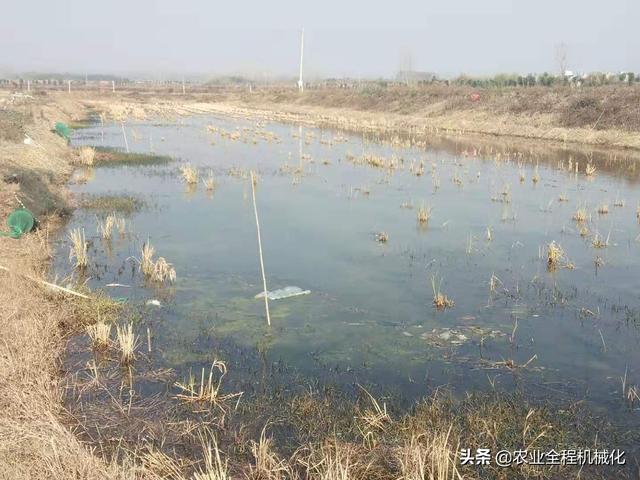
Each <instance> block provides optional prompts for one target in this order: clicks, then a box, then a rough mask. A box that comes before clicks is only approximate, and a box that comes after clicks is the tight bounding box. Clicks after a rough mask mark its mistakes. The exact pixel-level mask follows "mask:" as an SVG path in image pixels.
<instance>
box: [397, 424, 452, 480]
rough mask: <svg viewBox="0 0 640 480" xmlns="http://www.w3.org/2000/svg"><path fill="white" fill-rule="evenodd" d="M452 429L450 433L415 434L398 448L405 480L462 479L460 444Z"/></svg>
mask: <svg viewBox="0 0 640 480" xmlns="http://www.w3.org/2000/svg"><path fill="white" fill-rule="evenodd" d="M452 428H453V427H452V426H450V427H449V429H448V430H447V431H442V432H436V433H432V434H422V435H416V434H414V435H412V436H411V438H410V439H409V440H408V441H407V442H406V443H405V445H404V446H403V447H400V448H399V449H397V453H396V458H397V460H398V463H399V464H400V471H401V474H402V476H401V477H400V478H401V479H402V480H425V479H429V480H459V479H462V475H461V474H460V472H459V471H458V463H457V459H458V457H457V452H458V444H457V443H456V442H452V440H451V438H450V437H451V431H452Z"/></svg>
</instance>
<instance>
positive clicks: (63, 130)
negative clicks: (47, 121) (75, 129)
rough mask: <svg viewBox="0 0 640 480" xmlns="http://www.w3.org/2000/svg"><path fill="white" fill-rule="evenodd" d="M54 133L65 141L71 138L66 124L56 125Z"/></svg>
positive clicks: (59, 123)
mask: <svg viewBox="0 0 640 480" xmlns="http://www.w3.org/2000/svg"><path fill="white" fill-rule="evenodd" d="M55 131H56V133H57V134H58V135H60V136H61V137H62V138H64V139H66V140H69V137H71V129H70V128H69V125H67V124H66V123H63V122H58V123H56V126H55Z"/></svg>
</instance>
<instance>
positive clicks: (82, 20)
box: [0, 0, 640, 77]
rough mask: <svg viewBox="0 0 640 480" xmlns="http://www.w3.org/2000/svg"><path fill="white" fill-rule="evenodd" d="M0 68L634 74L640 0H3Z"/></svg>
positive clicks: (639, 67)
mask: <svg viewBox="0 0 640 480" xmlns="http://www.w3.org/2000/svg"><path fill="white" fill-rule="evenodd" d="M2 3H3V5H2V6H1V9H0V69H7V68H9V69H11V70H13V71H17V72H19V71H27V70H53V71H60V72H62V71H72V72H77V73H85V72H88V73H129V74H131V73H136V72H145V73H149V74H152V75H161V74H165V75H166V74H167V73H177V74H182V73H184V74H186V75H189V74H192V73H203V74H223V73H242V72H244V73H246V72H269V73H272V74H285V75H295V74H296V72H297V64H298V54H299V53H298V49H299V29H300V28H301V27H304V28H305V69H306V71H307V72H308V74H309V75H311V74H318V75H322V76H346V75H348V76H366V77H371V76H392V75H394V74H395V73H396V71H397V70H398V67H399V65H400V62H401V58H403V57H405V58H406V57H407V54H410V56H411V59H412V64H413V68H414V69H415V70H424V71H434V72H438V73H442V74H458V73H461V72H466V73H471V74H490V73H495V72H519V73H527V72H542V71H545V70H547V71H556V70H557V69H558V67H557V63H556V60H555V53H554V48H555V45H557V44H559V43H561V42H564V43H566V45H567V52H568V63H569V68H570V69H574V70H577V71H593V70H611V71H619V70H635V71H640V34H639V33H638V23H640V0H607V1H604V0H580V1H578V0H564V1H563V0H449V1H444V0H443V1H438V2H434V1H428V0H413V1H408V0H395V1H387V2H374V1H368V2H364V1H352V2H348V1H347V0H317V1H314V2H308V1H302V0H301V1H298V2H294V1H291V0H286V1H276V0H271V1H267V0H265V1H242V0H226V1H224V2H221V1H215V0H180V1H178V0H127V1H124V0H104V1H100V2H98V1H92V0H55V1H51V0H47V1H44V0H31V1H14V0H2Z"/></svg>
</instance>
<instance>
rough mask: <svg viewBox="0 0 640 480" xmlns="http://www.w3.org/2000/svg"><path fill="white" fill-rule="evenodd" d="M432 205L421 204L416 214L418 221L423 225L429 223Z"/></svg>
mask: <svg viewBox="0 0 640 480" xmlns="http://www.w3.org/2000/svg"><path fill="white" fill-rule="evenodd" d="M431 210H432V209H431V207H426V206H425V205H424V204H422V205H420V208H418V212H417V214H416V216H417V219H418V223H419V224H421V225H427V224H428V223H429V219H430V218H431Z"/></svg>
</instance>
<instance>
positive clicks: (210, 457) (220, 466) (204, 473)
mask: <svg viewBox="0 0 640 480" xmlns="http://www.w3.org/2000/svg"><path fill="white" fill-rule="evenodd" d="M198 435H199V437H200V442H201V444H202V451H203V457H204V468H202V467H200V468H198V469H197V471H196V472H195V473H194V474H193V479H194V480H231V478H232V477H231V475H230V474H229V467H228V460H226V459H225V460H224V461H222V454H221V452H220V449H219V448H218V441H217V440H216V437H215V435H214V434H213V433H211V432H209V431H205V432H198Z"/></svg>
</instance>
